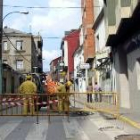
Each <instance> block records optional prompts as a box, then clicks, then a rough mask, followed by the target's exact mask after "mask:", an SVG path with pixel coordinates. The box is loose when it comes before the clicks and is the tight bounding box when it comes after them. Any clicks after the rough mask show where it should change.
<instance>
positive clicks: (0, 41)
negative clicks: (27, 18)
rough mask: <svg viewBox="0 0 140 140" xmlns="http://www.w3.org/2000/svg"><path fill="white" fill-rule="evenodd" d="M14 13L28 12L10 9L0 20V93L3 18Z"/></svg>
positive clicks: (0, 88)
mask: <svg viewBox="0 0 140 140" xmlns="http://www.w3.org/2000/svg"><path fill="white" fill-rule="evenodd" d="M14 13H19V14H25V15H26V14H29V12H26V11H24V12H23V11H22V12H21V11H12V12H9V13H7V14H6V15H5V16H4V17H3V19H2V21H1V28H0V30H1V31H0V94H2V87H3V84H2V37H3V21H4V20H5V18H6V17H7V16H9V15H11V14H14Z"/></svg>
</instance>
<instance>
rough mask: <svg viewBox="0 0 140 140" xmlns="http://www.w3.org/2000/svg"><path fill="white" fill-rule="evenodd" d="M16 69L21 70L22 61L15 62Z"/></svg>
mask: <svg viewBox="0 0 140 140" xmlns="http://www.w3.org/2000/svg"><path fill="white" fill-rule="evenodd" d="M16 67H17V69H18V70H22V69H23V60H17V61H16Z"/></svg>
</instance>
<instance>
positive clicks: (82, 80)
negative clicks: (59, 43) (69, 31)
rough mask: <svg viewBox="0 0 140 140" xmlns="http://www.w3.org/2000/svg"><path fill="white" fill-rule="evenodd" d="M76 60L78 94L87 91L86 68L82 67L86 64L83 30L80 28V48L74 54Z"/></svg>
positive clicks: (75, 70) (75, 72)
mask: <svg viewBox="0 0 140 140" xmlns="http://www.w3.org/2000/svg"><path fill="white" fill-rule="evenodd" d="M73 59H74V87H75V91H77V92H85V91H86V77H85V68H82V67H81V66H82V65H83V64H84V51H83V28H82V26H81V27H80V36H79V46H78V48H77V49H76V50H75V52H74V54H73Z"/></svg>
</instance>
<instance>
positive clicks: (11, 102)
mask: <svg viewBox="0 0 140 140" xmlns="http://www.w3.org/2000/svg"><path fill="white" fill-rule="evenodd" d="M95 111H97V112H104V113H109V114H114V115H116V116H117V115H118V114H119V97H118V94H117V93H114V92H91V93H75V92H73V93H61V94H60V93H55V94H53V95H46V94H43V95H42V94H40V95H39V94H36V95H31V94H28V95H21V94H4V95H0V116H36V117H37V118H38V116H48V118H49V120H50V117H51V116H67V117H68V119H69V114H70V113H75V112H95ZM37 120H38V119H37Z"/></svg>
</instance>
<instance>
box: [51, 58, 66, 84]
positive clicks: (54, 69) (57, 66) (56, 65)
mask: <svg viewBox="0 0 140 140" xmlns="http://www.w3.org/2000/svg"><path fill="white" fill-rule="evenodd" d="M61 62H62V57H58V58H55V59H53V60H52V61H51V63H50V76H51V78H52V80H53V81H58V82H63V76H62V74H63V73H62V72H63V69H62V67H61Z"/></svg>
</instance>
